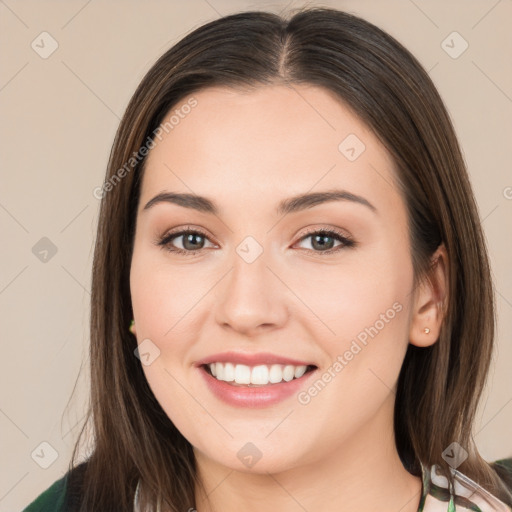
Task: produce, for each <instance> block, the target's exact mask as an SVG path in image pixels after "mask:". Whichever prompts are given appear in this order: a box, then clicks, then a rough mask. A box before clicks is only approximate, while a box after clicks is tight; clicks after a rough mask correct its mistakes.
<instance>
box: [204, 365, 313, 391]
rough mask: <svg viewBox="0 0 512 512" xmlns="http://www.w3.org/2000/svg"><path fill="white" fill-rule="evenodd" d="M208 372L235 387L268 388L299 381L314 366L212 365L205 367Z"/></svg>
mask: <svg viewBox="0 0 512 512" xmlns="http://www.w3.org/2000/svg"><path fill="white" fill-rule="evenodd" d="M205 367H206V370H207V371H208V372H209V373H210V374H211V375H212V377H215V379H217V380H220V381H224V382H227V383H231V385H233V386H251V387H253V386H268V385H269V384H279V383H281V382H283V381H285V382H290V381H291V380H294V379H299V378H300V377H302V376H303V375H304V374H305V373H306V372H307V371H311V370H312V369H313V368H314V367H313V366H306V365H300V366H294V365H290V364H287V365H282V364H272V365H264V364H260V365H257V366H248V365H245V364H233V363H220V362H217V363H210V364H208V365H205Z"/></svg>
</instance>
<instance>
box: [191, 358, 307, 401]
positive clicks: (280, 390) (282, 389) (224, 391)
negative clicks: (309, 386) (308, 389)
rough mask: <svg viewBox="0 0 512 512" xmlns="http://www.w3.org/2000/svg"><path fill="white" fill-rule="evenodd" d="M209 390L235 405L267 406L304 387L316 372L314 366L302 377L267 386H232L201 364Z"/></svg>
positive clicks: (200, 369)
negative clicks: (217, 377) (211, 373)
mask: <svg viewBox="0 0 512 512" xmlns="http://www.w3.org/2000/svg"><path fill="white" fill-rule="evenodd" d="M198 369H199V371H200V372H201V374H202V375H203V378H204V379H205V381H206V384H207V386H208V387H209V389H210V391H211V392H212V393H213V394H214V395H215V396H216V397H217V398H219V399H220V400H222V401H224V402H226V403H227V404H229V405H233V406H235V407H267V406H269V405H274V404H277V403H279V402H281V401H283V400H286V399H287V398H289V397H290V396H292V395H294V394H296V393H298V392H299V391H300V390H301V389H303V388H304V386H305V385H306V383H307V381H309V379H310V378H311V376H312V375H313V374H314V373H315V372H316V368H315V369H314V370H311V371H309V372H306V373H305V374H304V375H303V376H302V377H300V378H298V379H293V380H291V381H289V382H286V381H285V382H280V383H279V384H268V385H267V386H257V387H246V386H232V385H231V384H228V383H227V382H226V381H223V380H217V379H216V378H215V377H213V376H212V375H210V374H209V373H208V372H207V371H206V369H205V368H204V367H203V366H201V367H199V368H198Z"/></svg>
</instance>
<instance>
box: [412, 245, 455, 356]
mask: <svg viewBox="0 0 512 512" xmlns="http://www.w3.org/2000/svg"><path fill="white" fill-rule="evenodd" d="M448 268H449V267H448V253H447V251H446V248H445V246H444V244H440V245H439V247H438V248H437V249H436V252H435V253H434V254H433V256H432V261H431V271H430V274H429V276H428V277H427V278H426V279H425V280H424V281H423V282H422V283H421V284H420V285H418V287H417V288H416V290H415V296H414V301H413V307H412V318H411V325H410V331H409V342H410V343H411V344H412V345H416V346H417V347H428V346H430V345H433V344H434V343H435V342H436V341H437V340H438V338H439V333H440V332H441V325H442V323H443V320H444V316H445V309H446V306H447V304H448V292H449V290H448V277H449V276H448ZM426 329H427V332H425V330H426Z"/></svg>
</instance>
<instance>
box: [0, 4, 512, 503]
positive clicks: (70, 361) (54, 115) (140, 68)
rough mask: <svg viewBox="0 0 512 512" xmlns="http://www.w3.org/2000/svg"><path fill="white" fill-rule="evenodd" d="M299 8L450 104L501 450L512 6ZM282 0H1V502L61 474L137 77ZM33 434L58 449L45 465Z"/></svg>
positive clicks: (501, 450) (485, 421)
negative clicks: (198, 31)
mask: <svg viewBox="0 0 512 512" xmlns="http://www.w3.org/2000/svg"><path fill="white" fill-rule="evenodd" d="M309 4H310V5H324V6H333V7H337V8H340V9H345V10H348V11H350V12H353V13H355V14H358V15H361V16H363V17H365V18H366V19H368V20H369V21H371V22H374V23H375V24H377V25H379V26H380V27H382V28H383V29H385V30H387V31H388V32H389V33H391V34H392V35H394V36H395V37H396V38H397V39H398V40H399V41H401V42H402V43H403V44H404V45H405V46H406V47H407V48H409V49H410V50H411V51H412V52H413V53H414V54H415V55H416V56H417V57H418V58H419V60H420V61H421V62H422V64H423V65H424V66H425V68H426V69H427V70H429V72H430V75H431V77H432V79H433V80H434V82H435V84H436V85H437V86H438V88H439V90H440V92H441V95H442V97H443V98H444V100H445V101H446V104H447V106H448V109H449V111H450V113H451V115H452V118H453V120H454V123H455V127H456V129H457V132H458V135H459V137H460V140H461V143H462V146H463V149H464V153H465V157H466V161H467V163H468V167H469V172H470V175H471V179H472V183H473V187H474V190H475V193H476V196H477V200H478V204H479V207H480V214H481V217H482V219H483V220H482V222H483V227H484V230H485V233H486V236H487V239H488V243H489V251H490V256H491V260H492V266H493V272H494V277H495V283H496V291H497V305H498V311H497V312H498V350H497V353H496V357H495V361H494V364H493V369H492V372H491V376H490V377H491V378H490V383H489V388H488V390H487V393H486V396H485V397H484V400H483V401H482V407H481V410H480V415H479V420H478V422H477V425H476V428H475V434H476V440H477V444H478V446H479V448H480V450H481V453H482V454H483V456H484V457H485V458H486V459H487V460H495V459H497V458H500V457H504V456H511V455H512V435H511V431H512V429H511V425H512V372H511V371H510V367H511V363H512V345H511V338H512V274H511V272H510V254H511V253H512V251H511V249H512V242H511V236H510V235H511V233H512V173H511V151H510V149H511V148H510V145H511V131H512V130H511V122H510V121H511V118H512V73H511V68H510V62H512V33H511V31H510V27H511V26H512V1H511V0H480V1H477V0H472V1H470V2H468V1H467V0H464V1H458V2H455V1H440V0H437V1H428V2H427V1H426V0H414V1H413V0H395V1H369V0H368V1H364V0H363V1H361V0H360V1H341V0H340V1H330V2H322V3H321V4H320V3H318V2H309ZM286 5H288V6H289V7H299V6H302V5H304V2H298V1H295V2H265V1H261V2H249V1H233V0H208V1H206V0H192V1H188V2H184V1H180V2H178V1H165V2H164V1H157V0H151V1H144V2H142V1H141V2H135V1H106V0H89V1H80V2H78V1H60V2H57V1H46V2H41V1H40V0H38V1H15V0H0V38H1V46H0V48H1V50H0V51H1V58H2V60H1V62H2V64H1V76H0V106H1V109H2V123H1V132H0V144H1V150H2V166H1V179H2V187H1V190H0V221H1V226H2V245H1V249H0V251H1V253H0V254H1V268H2V272H1V276H0V308H1V310H0V311H1V315H2V316H1V333H2V356H3V357H2V370H1V379H2V381H1V382H2V385H1V388H0V393H1V395H0V429H1V439H0V444H1V453H2V457H1V459H2V467H1V477H0V511H2V512H3V511H10V512H12V511H14V510H21V509H22V508H23V507H24V506H26V505H27V504H28V502H29V501H31V500H32V499H33V498H34V497H35V496H36V495H38V494H39V493H40V492H42V491H43V490H44V489H46V488H47V487H48V486H49V485H50V484H51V483H53V482H54V481H55V480H56V479H58V478H60V477H61V476H62V475H63V474H64V473H65V471H66V470H67V465H68V461H69V457H70V453H71V449H72V447H73V443H74V441H75V439H76V435H77V434H78V432H79V429H80V426H81V424H82V422H81V420H82V418H83V414H84V410H85V409H84V408H85V403H86V397H87V388H86V386H87V379H88V376H87V343H88V318H89V311H88V308H89V300H90V273H91V264H92V246H93V240H94V237H95V226H96V222H97V218H98V207H99V201H98V200H97V199H95V197H94V196H93V193H92V192H93V189H94V188H95V187H97V186H99V185H101V183H102V180H103V177H104V172H105V166H106V163H107V158H108V155H109V151H110V147H111V144H112V141H113V137H114V133H115V130H116V128H117V125H118V122H119V118H120V117H121V115H122V113H123V110H124V108H125V107H126V104H127V102H128V100H129V98H130V96H131V95H132V93H133V91H134V89H135V87H136V86H137V84H138V83H139V81H140V80H141V78H142V77H143V75H144V74H145V73H146V72H147V71H148V69H149V67H150V66H151V64H152V63H153V62H154V61H155V60H156V58H157V57H159V56H160V55H161V54H162V53H163V52H164V51H165V50H166V49H167V48H169V47H170V46H171V45H172V44H173V43H175V42H177V41H178V40H179V39H180V38H181V37H182V36H183V35H184V34H186V33H188V32H189V31H190V30H192V29H194V28H196V27H198V26H199V25H201V24H202V23H204V22H206V21H210V20H213V19H215V18H217V17H219V16H221V15H225V14H230V13H233V12H236V11H239V10H244V9H249V8H251V9H268V10H272V11H275V12H279V11H280V10H282V9H283V8H284V7H285V6H286ZM43 31H46V32H48V33H49V34H50V35H51V37H53V38H54V39H55V40H56V42H57V44H58V48H57V50H56V51H55V52H54V53H53V54H52V55H50V56H49V57H48V58H46V59H43V58H42V57H41V56H40V53H37V52H36V51H35V50H34V49H33V48H32V47H31V44H32V42H33V41H35V43H34V45H36V44H39V47H37V46H36V48H37V49H38V51H39V52H42V51H48V50H49V49H51V45H50V44H51V41H50V39H49V38H48V36H41V37H39V35H40V34H41V32H43ZM453 31H457V32H458V33H459V34H460V35H461V36H462V38H463V39H464V40H465V41H467V43H468V44H469V46H468V48H467V50H466V51H465V52H464V53H462V54H461V55H460V56H459V57H458V58H456V59H454V58H452V57H451V56H450V55H448V54H447V53H446V51H445V50H444V49H443V46H442V42H443V41H444V40H445V39H446V38H447V36H448V35H449V34H451V33H452V32H453ZM42 37H45V38H46V39H45V43H44V49H43V48H42V46H43V44H42V43H41V42H40V41H41V38H42ZM447 41H450V39H448V40H447ZM445 44H446V43H445ZM449 44H450V45H452V46H454V49H452V52H453V51H456V50H457V49H459V50H460V49H461V48H462V46H461V45H462V44H463V41H462V39H460V38H458V36H456V39H454V43H453V44H452V43H449ZM43 237H47V238H48V239H50V240H51V242H52V244H54V246H55V248H56V250H57V252H56V253H55V254H54V255H52V253H51V252H50V253H49V254H48V256H47V261H46V262H43V261H41V260H40V259H39V257H36V255H35V254H34V252H37V251H36V250H35V249H34V252H33V247H34V246H35V245H36V244H37V243H38V242H39V240H40V239H41V238H43ZM39 243H40V244H41V243H48V242H39ZM37 247H39V246H36V248H37ZM40 256H41V257H42V255H40ZM81 365H82V366H83V371H82V374H81V375H80V378H79V380H78V384H77V392H76V394H75V397H74V398H73V400H72V401H71V402H70V406H69V408H68V409H66V405H67V403H68V400H69V399H70V395H71V392H72V390H73V387H74V385H75V381H76V379H77V376H78V372H79V370H80V367H81ZM43 442H46V443H49V444H50V445H51V447H53V450H55V451H56V452H57V454H58V456H57V458H56V459H55V461H53V462H52V453H53V452H52V448H50V447H48V446H47V445H43V446H41V443H43ZM50 463H51V465H49V467H48V468H47V469H43V468H42V467H40V465H41V464H43V465H48V464H50ZM114 470H115V469H114Z"/></svg>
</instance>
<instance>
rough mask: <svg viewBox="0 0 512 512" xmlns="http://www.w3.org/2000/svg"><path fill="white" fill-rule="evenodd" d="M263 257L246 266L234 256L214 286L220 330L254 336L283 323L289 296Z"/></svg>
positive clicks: (242, 260)
mask: <svg viewBox="0 0 512 512" xmlns="http://www.w3.org/2000/svg"><path fill="white" fill-rule="evenodd" d="M264 256H265V253H263V254H261V255H260V256H259V257H258V258H257V259H256V260H255V261H253V262H252V263H248V262H247V261H245V260H244V259H243V258H242V257H240V256H239V255H238V254H235V257H234V258H233V267H232V268H231V270H230V271H229V272H228V274H227V275H226V276H225V278H224V279H223V280H222V282H221V283H219V286H218V287H217V294H216V300H215V306H214V307H215V319H216V321H217V323H218V325H220V326H221V327H222V328H223V329H225V330H232V331H236V332H237V333H241V334H244V335H246V336H255V335H257V334H258V333H261V332H263V331H265V330H271V329H277V328H280V327H282V326H283V325H284V324H285V323H286V321H287V318H288V308H287V300H288V297H289V294H288V293H287V288H286V286H285V284H283V281H282V278H281V279H280V278H278V277H277V275H276V273H275V271H273V270H272V269H271V268H270V267H269V266H268V261H267V259H266V258H265V257H264Z"/></svg>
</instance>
